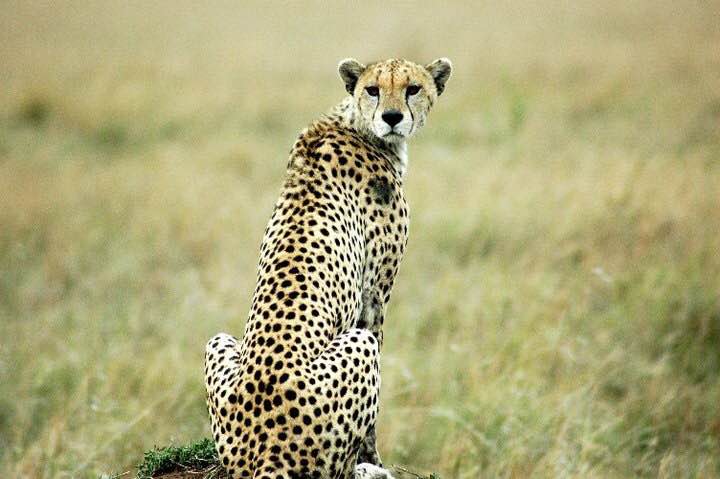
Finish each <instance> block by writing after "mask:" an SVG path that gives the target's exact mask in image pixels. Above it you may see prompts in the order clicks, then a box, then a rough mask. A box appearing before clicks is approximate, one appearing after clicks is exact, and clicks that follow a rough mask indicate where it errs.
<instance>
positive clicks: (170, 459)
mask: <svg viewBox="0 0 720 479" xmlns="http://www.w3.org/2000/svg"><path fill="white" fill-rule="evenodd" d="M220 466H221V465H220V461H219V460H218V456H217V452H215V444H214V443H213V441H212V439H209V438H206V439H202V440H200V441H197V442H195V443H192V444H188V445H187V446H167V447H164V448H155V449H152V450H150V451H146V452H145V456H144V457H143V461H142V462H141V463H140V464H139V465H138V467H137V479H152V478H153V477H157V476H160V475H162V474H163V473H168V472H176V471H189V472H191V473H193V474H195V475H199V474H204V475H203V476H202V477H217V476H218V473H219V471H220Z"/></svg>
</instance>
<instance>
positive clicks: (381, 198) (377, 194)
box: [368, 176, 393, 205]
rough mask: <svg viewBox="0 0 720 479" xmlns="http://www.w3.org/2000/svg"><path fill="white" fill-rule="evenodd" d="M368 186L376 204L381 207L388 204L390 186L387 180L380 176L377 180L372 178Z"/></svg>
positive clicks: (390, 193)
mask: <svg viewBox="0 0 720 479" xmlns="http://www.w3.org/2000/svg"><path fill="white" fill-rule="evenodd" d="M368 186H369V187H370V189H371V190H372V193H373V198H374V199H375V201H376V202H378V203H380V204H381V205H387V204H389V203H390V198H391V197H392V190H393V189H392V186H391V185H390V182H389V181H388V179H387V178H385V177H384V176H381V177H379V178H373V179H371V180H370V182H369V183H368Z"/></svg>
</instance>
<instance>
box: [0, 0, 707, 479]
mask: <svg viewBox="0 0 720 479" xmlns="http://www.w3.org/2000/svg"><path fill="white" fill-rule="evenodd" d="M718 52H720V6H719V5H718V3H717V2H715V1H674V2H671V1H668V0H659V1H650V0H633V1H629V2H625V1H620V0H609V1H606V2H598V1H589V0H579V1H575V2H560V1H548V2H514V1H513V2H494V3H493V4H489V3H488V4H476V3H475V2H467V3H455V2H452V3H444V2H442V3H441V2H437V3H430V2H423V3H402V4H393V6H392V7H391V6H388V5H387V4H385V3H376V2H370V3H365V2H363V4H362V5H361V4H355V3H353V4H350V3H347V4H339V3H337V4H332V5H327V4H324V3H319V2H302V3H300V2H298V3H289V4H281V3H273V4H266V3H264V2H242V5H239V4H238V3H237V2H224V3H217V2H212V3H205V2H201V3H198V2H188V1H184V0H183V1H179V2H178V1H174V2H170V1H167V0H163V1H158V2H139V1H131V2H106V1H96V0H93V1H89V2H88V1H85V2H73V1H64V0H63V1H56V2H52V3H51V2H36V1H30V2H21V1H11V2H9V3H7V2H6V4H5V5H4V8H3V11H2V13H0V82H1V83H0V338H2V339H1V340H0V341H1V342H0V475H2V476H3V477H41V478H50V477H94V476H95V477H96V476H97V475H98V474H100V473H103V472H123V471H126V470H128V469H129V468H131V467H132V465H133V464H134V463H136V462H137V461H139V459H140V457H141V453H142V451H143V450H145V449H147V448H149V447H151V446H153V445H155V444H157V445H165V444H167V443H171V442H175V443H182V442H185V441H189V440H193V439H197V438H199V437H201V436H203V435H207V434H208V419H207V415H206V411H205V406H204V397H203V394H204V392H203V385H202V360H203V348H204V344H205V342H206V340H207V339H208V338H209V337H210V336H212V335H213V334H215V333H216V332H218V331H221V330H222V331H229V332H233V333H235V334H241V332H242V328H243V321H244V318H245V315H246V313H247V310H248V305H249V300H250V294H251V291H252V289H253V286H254V277H255V265H256V261H257V254H258V249H259V243H260V240H261V237H262V232H263V228H264V226H265V223H266V221H267V219H268V217H269V214H270V211H271V208H272V205H273V203H274V201H275V199H276V197H277V193H278V190H279V188H280V184H281V181H282V176H283V173H284V169H285V164H286V155H287V152H288V150H289V148H290V146H291V144H292V142H293V139H294V137H295V135H296V134H297V132H298V131H299V130H300V129H301V128H302V127H303V126H304V125H305V124H307V123H308V122H309V121H310V120H312V119H313V118H315V117H316V116H317V115H318V114H319V113H320V112H322V111H325V110H326V109H328V108H329V107H331V106H332V105H333V104H334V103H335V102H336V101H338V100H339V99H340V98H341V97H342V94H343V87H342V85H341V82H340V80H339V79H338V77H337V74H336V71H335V65H336V63H337V61H338V60H339V59H341V58H343V57H347V56H355V57H357V58H359V59H361V60H365V61H369V60H373V59H381V58H386V57H391V56H402V57H408V58H410V59H415V60H417V61H430V60H432V59H434V58H435V57H438V56H448V57H450V58H451V59H452V60H453V61H454V63H455V73H454V76H453V78H452V79H451V80H450V83H449V86H448V89H447V93H446V94H445V95H443V97H442V98H441V101H440V102H439V103H438V105H437V107H436V109H435V111H434V112H433V114H431V117H430V122H429V125H428V126H427V127H426V129H425V131H423V132H422V133H421V134H420V135H419V137H418V138H416V139H415V141H414V142H413V143H412V144H411V145H410V170H409V176H408V179H407V197H408V199H409V201H410V204H411V211H412V228H411V237H410V243H409V247H408V251H407V254H406V258H405V261H404V264H403V267H402V270H401V273H400V276H399V278H398V282H397V286H396V290H395V293H394V297H393V300H392V301H391V306H390V311H389V319H388V323H387V328H386V333H385V335H386V344H385V350H384V355H383V401H382V403H383V404H382V417H381V420H380V426H379V428H380V431H379V433H380V435H379V441H380V448H381V451H382V452H383V453H384V456H385V460H386V462H387V463H405V464H409V465H411V466H413V467H416V468H419V469H426V470H434V471H437V472H439V473H441V475H442V476H443V477H444V478H448V479H450V478H463V479H471V478H477V477H517V478H523V477H529V476H532V477H598V478H600V477H603V478H606V477H618V478H619V477H634V476H641V477H666V478H675V477H698V478H700V477H703V478H704V477H720V299H719V295H720V253H719V251H720V55H719V54H718Z"/></svg>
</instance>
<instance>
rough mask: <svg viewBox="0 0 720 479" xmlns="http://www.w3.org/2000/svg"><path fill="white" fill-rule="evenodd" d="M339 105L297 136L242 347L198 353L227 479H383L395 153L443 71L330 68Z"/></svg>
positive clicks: (396, 249)
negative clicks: (380, 427)
mask: <svg viewBox="0 0 720 479" xmlns="http://www.w3.org/2000/svg"><path fill="white" fill-rule="evenodd" d="M338 70H339V73H340V77H341V78H342V80H343V81H344V83H345V89H346V90H347V92H348V93H349V95H348V96H347V97H346V98H345V99H344V100H343V101H342V102H341V103H340V104H338V105H337V106H336V107H335V108H333V109H332V110H331V111H330V112H329V113H328V114H327V115H325V116H323V117H321V118H320V119H319V120H317V121H315V122H314V123H312V124H311V125H310V126H309V127H308V128H306V129H305V130H303V131H302V133H301V134H300V136H299V137H298V139H297V140H296V142H295V144H294V146H293V147H292V150H291V153H290V158H289V161H288V167H287V175H286V179H285V182H284V185H283V188H282V190H281V194H280V198H279V200H278V201H277V203H276V204H275V208H274V210H273V212H272V216H271V218H270V221H269V224H268V226H267V228H266V230H265V235H264V238H263V241H262V245H261V248H260V261H259V265H258V272H257V283H256V288H255V292H254V294H253V300H252V306H251V309H250V313H249V317H248V320H247V322H246V326H245V332H244V335H243V337H242V340H238V339H236V338H234V337H232V336H230V335H228V334H225V333H220V334H218V335H216V336H215V337H213V338H212V339H211V340H210V341H209V342H208V344H207V347H206V356H205V379H206V392H207V404H208V410H209V414H210V418H211V423H212V433H213V437H214V440H215V445H216V448H217V452H218V454H219V457H220V458H221V461H222V464H223V466H224V467H225V469H226V470H227V473H228V475H229V477H232V478H253V479H281V478H282V479H301V478H302V479H310V478H312V479H374V478H378V479H380V478H391V477H392V476H391V475H390V473H389V472H388V471H387V470H386V469H383V468H382V463H381V461H380V458H379V456H378V453H377V450H376V446H375V421H376V418H377V414H378V397H379V389H380V372H379V355H380V345H381V344H382V339H383V336H382V325H383V320H384V316H385V305H386V304H387V302H388V299H389V297H390V292H391V290H392V286H393V282H394V280H395V275H396V273H397V270H398V266H399V263H400V260H401V258H402V256H403V253H404V251H405V246H406V242H407V237H408V206H407V203H406V200H405V197H404V194H403V189H402V185H403V179H404V177H405V172H406V169H407V149H406V140H407V139H408V138H409V137H411V136H412V135H413V134H415V132H417V131H418V130H419V129H420V128H421V127H422V126H423V125H424V123H425V120H426V117H427V115H428V112H429V111H430V109H431V107H432V106H433V104H434V103H435V101H436V100H437V97H438V96H439V95H440V94H441V93H442V92H443V90H444V88H445V83H446V81H447V80H448V78H449V77H450V73H451V70H452V66H451V63H450V61H449V60H447V59H445V58H441V59H438V60H436V61H434V62H432V63H430V64H429V65H427V66H421V65H418V64H416V63H413V62H410V61H406V60H398V59H391V60H386V61H382V62H378V63H374V64H370V65H368V66H365V65H363V64H361V63H360V62H358V61H357V60H354V59H346V60H343V61H341V62H340V64H339V65H338Z"/></svg>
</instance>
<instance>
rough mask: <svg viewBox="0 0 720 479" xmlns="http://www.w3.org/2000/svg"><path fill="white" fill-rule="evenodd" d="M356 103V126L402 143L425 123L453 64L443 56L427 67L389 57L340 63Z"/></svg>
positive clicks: (346, 60) (393, 141)
mask: <svg viewBox="0 0 720 479" xmlns="http://www.w3.org/2000/svg"><path fill="white" fill-rule="evenodd" d="M338 71H339V72H340V77H341V78H342V79H343V81H344V82H345V89H346V90H347V91H348V93H350V94H351V95H352V96H353V99H354V102H355V119H354V122H355V127H356V128H358V129H359V130H361V131H363V132H365V133H369V134H371V135H374V136H376V137H378V138H381V139H382V140H384V141H387V142H390V143H400V142H402V141H404V140H405V139H407V138H409V137H410V136H412V135H413V134H414V133H415V132H416V131H418V130H419V129H420V128H421V127H422V126H423V125H424V124H425V119H426V118H427V114H428V112H429V111H430V108H432V106H433V104H434V103H435V100H436V99H437V97H438V96H439V95H440V94H441V93H442V92H443V90H444V89H445V82H447V80H448V78H450V73H451V72H452V64H451V63H450V60H448V59H447V58H440V59H438V60H435V61H434V62H432V63H430V64H429V65H427V66H424V67H423V66H421V65H418V64H416V63H413V62H409V61H407V60H396V59H392V60H386V61H383V62H378V63H373V64H371V65H368V66H365V65H363V64H362V63H360V62H358V61H357V60H354V59H352V58H348V59H345V60H343V61H341V62H340V64H339V65H338Z"/></svg>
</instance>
